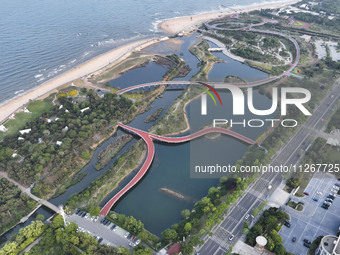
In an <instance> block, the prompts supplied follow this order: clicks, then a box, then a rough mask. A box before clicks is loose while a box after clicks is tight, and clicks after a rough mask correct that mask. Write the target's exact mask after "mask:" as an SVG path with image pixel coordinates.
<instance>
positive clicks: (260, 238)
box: [256, 236, 268, 250]
mask: <svg viewBox="0 0 340 255" xmlns="http://www.w3.org/2000/svg"><path fill="white" fill-rule="evenodd" d="M267 242H268V241H267V239H266V238H265V237H264V236H258V237H256V247H257V248H258V249H260V250H262V249H264V247H265V246H266V245H267Z"/></svg>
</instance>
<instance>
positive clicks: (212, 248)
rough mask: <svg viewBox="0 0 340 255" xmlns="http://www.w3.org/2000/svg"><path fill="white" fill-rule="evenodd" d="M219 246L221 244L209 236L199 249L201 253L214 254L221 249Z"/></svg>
mask: <svg viewBox="0 0 340 255" xmlns="http://www.w3.org/2000/svg"><path fill="white" fill-rule="evenodd" d="M219 247H220V246H219V245H218V244H217V243H216V242H214V241H213V240H212V239H211V238H210V237H209V239H208V241H207V242H205V244H204V246H203V247H202V249H201V250H200V251H199V254H202V255H205V254H214V253H215V252H216V251H217V250H218V249H219Z"/></svg>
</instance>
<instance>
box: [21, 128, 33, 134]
mask: <svg viewBox="0 0 340 255" xmlns="http://www.w3.org/2000/svg"><path fill="white" fill-rule="evenodd" d="M31 131H32V129H30V128H28V129H23V130H19V133H20V134H22V135H23V134H29V133H30V132H31Z"/></svg>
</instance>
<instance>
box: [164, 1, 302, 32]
mask: <svg viewBox="0 0 340 255" xmlns="http://www.w3.org/2000/svg"><path fill="white" fill-rule="evenodd" d="M299 1H300V0H292V1H285V2H274V3H265V4H258V5H250V6H245V7H231V8H229V9H228V10H225V11H216V12H209V13H202V14H198V15H194V16H184V17H178V18H173V19H167V20H164V21H162V22H161V23H159V24H158V28H159V29H161V30H164V31H165V32H167V33H169V34H172V35H173V34H183V35H185V34H187V33H190V32H191V31H193V30H195V29H197V28H198V27H199V26H200V25H201V24H202V23H203V22H205V21H207V20H212V19H217V18H220V17H223V16H226V15H232V14H236V13H241V12H250V11H255V10H261V9H277V8H282V7H284V6H287V5H290V4H294V3H297V2H299Z"/></svg>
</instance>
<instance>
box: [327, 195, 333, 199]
mask: <svg viewBox="0 0 340 255" xmlns="http://www.w3.org/2000/svg"><path fill="white" fill-rule="evenodd" d="M327 198H331V199H334V198H335V196H332V195H328V196H327Z"/></svg>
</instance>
